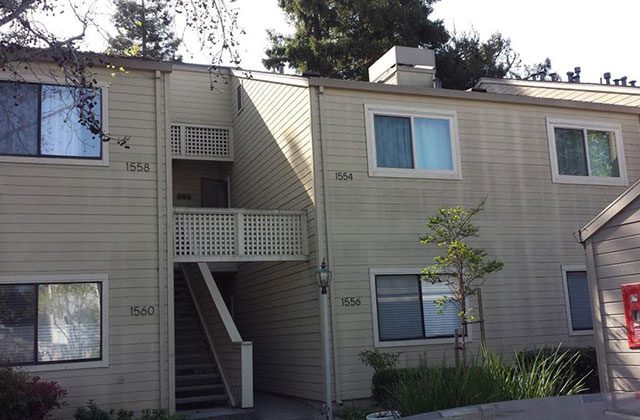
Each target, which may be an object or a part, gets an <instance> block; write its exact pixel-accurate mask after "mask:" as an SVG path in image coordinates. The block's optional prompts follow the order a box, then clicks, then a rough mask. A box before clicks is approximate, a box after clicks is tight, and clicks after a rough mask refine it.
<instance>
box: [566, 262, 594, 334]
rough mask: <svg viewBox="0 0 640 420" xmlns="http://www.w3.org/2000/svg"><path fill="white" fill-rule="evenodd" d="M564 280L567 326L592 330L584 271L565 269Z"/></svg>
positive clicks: (585, 273) (581, 329)
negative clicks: (567, 309) (567, 313)
mask: <svg viewBox="0 0 640 420" xmlns="http://www.w3.org/2000/svg"><path fill="white" fill-rule="evenodd" d="M564 280H565V287H566V294H567V296H566V297H567V299H566V300H567V304H568V306H569V327H570V329H571V330H572V331H591V330H593V318H592V315H591V298H590V296H589V281H588V279H587V272H586V271H578V270H576V271H570V270H565V272H564Z"/></svg>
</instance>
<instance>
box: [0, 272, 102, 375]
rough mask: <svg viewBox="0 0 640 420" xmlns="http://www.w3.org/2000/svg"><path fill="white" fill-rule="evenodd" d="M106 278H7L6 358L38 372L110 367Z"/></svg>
mask: <svg viewBox="0 0 640 420" xmlns="http://www.w3.org/2000/svg"><path fill="white" fill-rule="evenodd" d="M107 283H108V280H107V276H106V275H90V274H87V275H77V274H74V275H54V276H2V277H1V278H0V360H2V361H6V362H9V363H10V364H12V365H17V366H33V368H34V369H36V370H55V369H69V368H71V367H78V368H84V367H102V366H106V364H107V362H108V358H107V346H106V343H107V339H106V336H107V335H108V331H109V330H108V326H107V307H106V306H107V295H108V284H107Z"/></svg>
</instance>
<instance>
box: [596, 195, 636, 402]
mask: <svg viewBox="0 0 640 420" xmlns="http://www.w3.org/2000/svg"><path fill="white" fill-rule="evenodd" d="M590 240H591V241H592V244H593V252H594V263H595V269H596V277H597V281H598V293H599V297H600V308H599V310H600V312H601V314H602V328H603V338H604V343H603V347H604V351H605V353H606V355H605V357H606V361H607V366H608V374H609V378H607V381H608V383H609V386H610V387H611V391H635V390H637V388H638V384H639V383H640V353H639V352H638V350H632V349H630V348H629V345H628V343H627V334H626V324H625V318H624V310H623V303H622V292H621V290H620V286H622V285H623V284H626V283H636V282H637V281H638V276H639V275H640V258H639V255H640V254H639V252H638V251H639V250H640V200H638V199H636V200H635V201H633V202H632V203H631V204H629V205H628V206H627V207H626V208H625V209H623V210H622V211H621V212H620V213H619V214H618V215H617V216H615V217H614V218H612V219H611V220H610V221H609V222H608V223H607V224H606V225H605V226H604V227H603V228H602V229H601V230H600V231H598V232H596V233H595V234H594V235H593V236H592V237H591V239H590Z"/></svg>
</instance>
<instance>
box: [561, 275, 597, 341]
mask: <svg viewBox="0 0 640 420" xmlns="http://www.w3.org/2000/svg"><path fill="white" fill-rule="evenodd" d="M561 269H562V289H563V291H564V306H565V309H566V313H567V328H568V332H569V335H570V336H576V335H593V333H594V331H593V328H591V329H590V330H579V329H578V330H576V329H574V328H573V322H572V317H571V301H570V299H569V287H568V284H567V273H568V272H573V271H583V272H584V273H585V278H586V281H587V290H589V285H588V282H589V279H588V276H587V268H586V266H584V265H580V264H574V265H562V266H561ZM588 303H589V306H591V299H589V300H588ZM591 313H592V316H593V308H591ZM592 325H593V321H592Z"/></svg>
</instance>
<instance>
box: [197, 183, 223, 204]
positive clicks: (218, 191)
mask: <svg viewBox="0 0 640 420" xmlns="http://www.w3.org/2000/svg"><path fill="white" fill-rule="evenodd" d="M201 183H202V207H223V208H227V207H229V189H228V185H227V181H225V180H222V179H207V178H202V180H201Z"/></svg>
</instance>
